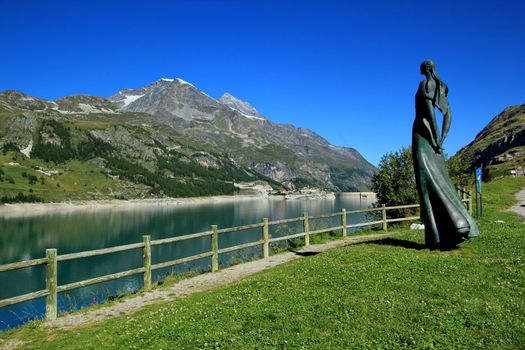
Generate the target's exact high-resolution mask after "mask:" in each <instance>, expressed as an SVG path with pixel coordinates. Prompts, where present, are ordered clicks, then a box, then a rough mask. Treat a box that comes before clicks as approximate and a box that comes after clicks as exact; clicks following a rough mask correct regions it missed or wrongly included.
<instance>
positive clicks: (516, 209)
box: [510, 188, 525, 218]
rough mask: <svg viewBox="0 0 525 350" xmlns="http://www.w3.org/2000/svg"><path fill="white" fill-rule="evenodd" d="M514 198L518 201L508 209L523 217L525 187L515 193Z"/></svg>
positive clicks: (524, 212)
mask: <svg viewBox="0 0 525 350" xmlns="http://www.w3.org/2000/svg"><path fill="white" fill-rule="evenodd" d="M516 199H517V200H518V203H517V204H516V205H515V206H513V207H512V208H510V210H512V211H513V212H515V213H518V214H520V215H521V216H522V217H523V218H525V188H523V189H522V190H521V191H519V192H518V193H516Z"/></svg>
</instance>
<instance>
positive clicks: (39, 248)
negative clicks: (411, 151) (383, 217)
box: [0, 195, 375, 329]
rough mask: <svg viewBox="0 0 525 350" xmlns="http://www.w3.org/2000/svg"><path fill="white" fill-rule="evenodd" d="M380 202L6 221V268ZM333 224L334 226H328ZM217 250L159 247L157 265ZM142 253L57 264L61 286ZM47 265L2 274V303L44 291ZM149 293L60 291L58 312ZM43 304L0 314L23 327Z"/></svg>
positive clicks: (0, 246) (211, 206)
mask: <svg viewBox="0 0 525 350" xmlns="http://www.w3.org/2000/svg"><path fill="white" fill-rule="evenodd" d="M373 200H375V199H373V198H361V197H360V196H349V195H342V196H338V197H336V198H335V199H308V200H304V199H303V200H291V201H290V200H284V199H283V198H281V197H279V198H270V199H253V200H242V201H230V202H212V203H207V204H181V205H178V206H152V207H150V208H147V209H144V208H140V209H126V210H123V209H111V210H102V211H101V210H97V211H88V210H86V211H75V212H69V213H64V214H58V213H53V214H46V215H39V216H28V217H22V218H0V264H7V263H10V262H16V261H22V260H27V259H33V258H41V257H44V256H45V250H46V249H47V248H56V249H57V250H58V254H59V255H61V254H67V253H72V252H80V251H85V250H92V249H99V248H106V247H113V246H117V245H123V244H129V243H136V242H141V241H142V235H144V234H148V235H151V239H152V240H155V239H159V238H166V237H172V236H179V235H185V234H190V233H197V232H202V231H208V230H209V229H210V225H212V224H216V225H218V226H219V228H225V227H232V226H241V225H247V224H252V223H258V222H261V220H262V218H264V217H268V218H269V219H270V220H278V219H284V218H292V217H299V216H301V215H302V214H303V213H304V212H305V211H306V212H308V213H309V215H311V216H313V215H318V214H325V213H332V212H338V211H340V210H341V209H342V208H346V210H347V211H349V210H356V209H360V208H366V207H368V206H369V205H370V204H371V203H372V202H373ZM339 220H340V219H339V218H334V219H331V220H322V222H321V221H319V222H314V221H312V222H311V224H310V225H311V230H314V229H315V228H316V225H317V226H318V227H319V226H320V225H323V226H324V227H328V226H329V225H330V226H337V225H339V222H340V221H339ZM362 220H363V215H362V214H361V215H354V216H349V217H348V223H349V224H350V223H355V222H359V221H362ZM328 221H332V222H328ZM301 230H302V224H301V223H298V224H290V225H288V226H287V227H282V226H271V227H270V233H271V234H272V235H273V236H274V237H275V236H279V235H283V234H286V233H288V232H300V231H301ZM260 237H261V230H260V229H254V230H249V231H242V232H238V233H230V234H223V235H220V239H219V248H223V247H228V246H232V245H236V244H241V243H247V242H250V241H256V240H259V239H260ZM209 250H210V239H209V237H204V238H200V239H194V240H191V241H183V242H177V243H174V244H169V245H160V246H153V247H152V263H153V264H155V263H159V262H164V261H168V260H173V259H177V258H182V257H186V256H190V255H194V254H198V253H202V252H206V251H209ZM261 254H262V252H261V248H259V247H255V248H249V249H245V250H243V251H239V252H237V253H230V254H223V255H221V257H220V264H221V265H222V266H227V265H229V264H231V263H234V262H238V261H239V260H243V259H250V258H253V257H254V256H260V255H261ZM141 264H142V251H141V250H140V249H135V250H132V251H126V252H119V253H114V254H109V255H103V256H96V257H90V258H84V259H77V260H71V261H64V262H59V263H58V283H59V285H63V284H67V283H71V282H75V281H79V280H84V279H88V278H93V277H97V276H101V275H106V274H110V273H114V272H119V271H124V270H129V269H132V268H136V267H140V266H141ZM209 269H210V258H204V259H201V260H196V261H193V262H190V263H187V264H183V265H178V266H176V267H173V268H167V269H161V270H156V271H154V272H153V280H154V281H155V280H158V279H159V278H162V276H164V275H166V274H167V273H171V272H177V273H182V272H187V271H193V272H200V271H207V270H209ZM44 272H45V271H44V267H43V266H37V267H31V268H25V269H21V270H16V271H9V272H2V273H0V286H2V288H1V289H0V299H5V298H9V297H13V296H16V295H20V294H25V293H29V292H33V291H36V290H40V289H44V288H45V281H44ZM141 287H142V276H141V275H136V276H132V277H127V278H122V279H119V280H116V281H110V282H105V283H101V284H97V285H93V286H89V287H84V288H81V289H77V290H72V291H70V292H64V293H59V310H71V309H75V308H80V307H84V306H86V305H90V304H93V303H99V302H101V301H103V300H105V299H107V298H108V296H111V295H115V294H119V293H130V292H133V291H135V290H137V289H139V288H141ZM44 309H45V304H44V298H40V299H36V300H33V301H30V302H25V303H20V304H16V305H12V306H9V307H3V308H0V329H5V328H8V327H12V326H16V325H18V324H21V323H23V322H26V321H27V320H29V319H31V318H35V317H42V315H43V314H44Z"/></svg>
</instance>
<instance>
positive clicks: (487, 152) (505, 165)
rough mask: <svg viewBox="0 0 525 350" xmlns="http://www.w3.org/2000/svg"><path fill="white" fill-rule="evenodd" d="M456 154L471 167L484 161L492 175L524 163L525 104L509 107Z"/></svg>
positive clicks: (504, 172)
mask: <svg viewBox="0 0 525 350" xmlns="http://www.w3.org/2000/svg"><path fill="white" fill-rule="evenodd" d="M454 157H456V158H457V159H458V160H460V161H461V162H462V163H463V164H466V165H467V166H468V167H469V168H470V170H472V169H474V168H475V167H478V166H480V165H481V164H483V166H484V167H485V168H486V170H487V172H488V174H487V175H489V176H492V175H494V176H498V175H508V174H509V171H510V170H511V169H514V168H516V167H519V166H521V167H524V166H525V104H522V105H517V106H511V107H508V108H505V109H504V110H503V111H502V112H501V113H499V114H498V115H497V116H495V117H494V118H493V119H492V120H491V121H490V123H488V124H487V126H485V127H484V128H483V130H481V131H480V132H479V133H478V134H477V135H476V137H475V138H474V140H473V141H472V142H471V143H469V144H468V145H467V146H465V147H463V148H462V149H461V150H459V151H458V153H457V154H456V155H455V156H454Z"/></svg>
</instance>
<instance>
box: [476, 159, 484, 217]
mask: <svg viewBox="0 0 525 350" xmlns="http://www.w3.org/2000/svg"><path fill="white" fill-rule="evenodd" d="M482 173H483V164H482V165H480V167H479V168H476V216H483V194H482V193H481V179H482ZM478 194H479V196H478ZM478 197H479V213H478Z"/></svg>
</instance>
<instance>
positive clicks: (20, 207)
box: [0, 192, 375, 218]
mask: <svg viewBox="0 0 525 350" xmlns="http://www.w3.org/2000/svg"><path fill="white" fill-rule="evenodd" d="M337 196H362V197H363V198H366V197H368V198H370V197H375V193H373V192H339V193H338V194H337ZM254 199H263V200H285V197H284V196H267V195H263V194H239V195H233V196H232V195H222V196H204V197H183V198H172V197H164V198H137V199H128V200H124V199H100V200H72V201H67V202H52V203H9V204H1V205H0V218H18V217H28V216H37V215H43V214H56V213H59V214H64V213H71V212H78V211H102V210H108V209H111V210H137V209H147V210H151V209H159V208H170V207H176V206H185V205H199V204H214V203H216V204H221V203H227V202H239V201H251V200H254ZM307 200H308V198H307Z"/></svg>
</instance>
